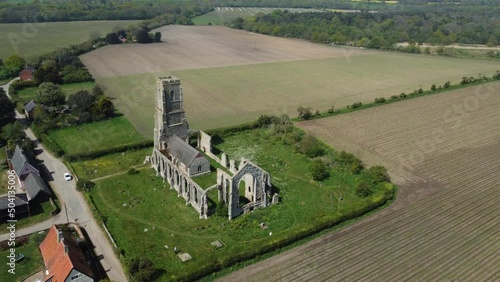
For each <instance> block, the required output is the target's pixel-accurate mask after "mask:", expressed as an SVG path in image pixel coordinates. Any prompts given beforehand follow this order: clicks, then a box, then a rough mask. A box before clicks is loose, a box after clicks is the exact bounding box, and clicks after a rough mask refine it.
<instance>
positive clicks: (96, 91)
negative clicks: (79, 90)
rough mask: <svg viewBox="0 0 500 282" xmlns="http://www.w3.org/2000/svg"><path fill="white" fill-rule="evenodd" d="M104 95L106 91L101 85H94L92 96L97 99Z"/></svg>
mask: <svg viewBox="0 0 500 282" xmlns="http://www.w3.org/2000/svg"><path fill="white" fill-rule="evenodd" d="M102 95H104V91H102V89H101V87H99V86H97V85H96V86H94V87H93V88H92V96H94V98H96V99H97V97H99V96H102Z"/></svg>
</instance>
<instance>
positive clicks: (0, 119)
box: [0, 88, 16, 127]
mask: <svg viewBox="0 0 500 282" xmlns="http://www.w3.org/2000/svg"><path fill="white" fill-rule="evenodd" d="M15 109H16V106H15V105H14V103H12V102H11V101H10V99H9V97H7V94H5V91H4V90H3V88H0V127H1V126H3V125H5V124H7V123H9V122H12V121H14V118H15V117H16V113H15V112H14V111H15Z"/></svg>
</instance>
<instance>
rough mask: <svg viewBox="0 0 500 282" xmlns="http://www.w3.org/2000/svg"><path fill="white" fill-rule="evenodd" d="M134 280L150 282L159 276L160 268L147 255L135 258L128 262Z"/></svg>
mask: <svg viewBox="0 0 500 282" xmlns="http://www.w3.org/2000/svg"><path fill="white" fill-rule="evenodd" d="M127 267H128V270H129V272H130V275H131V276H132V281H137V282H149V281H155V279H156V278H158V275H159V270H158V269H157V268H156V267H155V266H154V264H153V262H152V261H151V260H150V259H148V258H146V257H138V258H133V259H131V260H130V261H128V263H127Z"/></svg>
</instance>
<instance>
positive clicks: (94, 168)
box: [71, 148, 153, 180]
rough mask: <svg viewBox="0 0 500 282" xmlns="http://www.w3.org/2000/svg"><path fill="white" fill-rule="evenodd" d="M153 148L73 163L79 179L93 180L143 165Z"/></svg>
mask: <svg viewBox="0 0 500 282" xmlns="http://www.w3.org/2000/svg"><path fill="white" fill-rule="evenodd" d="M152 152H153V148H145V149H140V150H135V151H127V152H124V153H116V154H109V155H106V156H103V157H100V158H97V159H92V160H86V161H81V162H74V163H71V166H72V167H73V169H74V170H75V173H76V175H78V177H79V178H83V179H88V180H92V179H95V178H99V177H103V176H106V175H112V174H116V173H121V172H127V171H128V170H129V169H130V167H132V166H139V165H142V163H143V162H144V159H145V157H146V156H150V155H151V153H152Z"/></svg>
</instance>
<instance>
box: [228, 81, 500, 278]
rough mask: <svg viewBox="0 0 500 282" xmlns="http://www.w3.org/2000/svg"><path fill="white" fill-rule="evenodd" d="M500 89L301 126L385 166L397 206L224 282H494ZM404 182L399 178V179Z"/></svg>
mask: <svg viewBox="0 0 500 282" xmlns="http://www.w3.org/2000/svg"><path fill="white" fill-rule="evenodd" d="M498 93H500V82H494V83H490V84H486V85H481V86H474V87H469V88H466V89H461V90H456V91H452V92H448V93H442V94H439V95H432V96H426V97H422V98H417V99H411V100H407V101H403V102H397V103H393V104H389V105H386V106H380V107H375V108H370V109H367V110H362V111H358V112H353V113H349V114H345V115H339V116H334V117H330V118H323V119H318V120H312V121H306V122H300V123H298V125H299V126H300V127H302V128H303V129H305V130H306V131H307V132H309V133H311V134H314V135H315V136H317V137H319V138H320V139H322V140H323V141H325V142H327V143H328V144H329V145H331V146H332V147H334V148H336V149H338V150H342V149H345V150H349V151H352V152H354V153H355V154H356V155H358V156H360V157H361V159H362V160H363V161H365V162H367V163H369V164H373V163H378V164H380V163H382V164H384V165H386V166H387V167H388V168H389V170H390V172H391V175H392V176H393V178H395V180H396V182H397V183H399V185H400V193H399V195H398V198H397V200H396V202H395V204H393V206H392V207H391V208H389V209H387V210H384V211H382V212H381V213H379V214H377V215H375V216H373V217H371V218H368V219H367V220H365V221H362V222H359V223H358V224H355V225H353V226H350V227H348V228H346V229H344V230H342V231H339V232H336V233H332V234H328V235H325V236H323V237H321V238H318V239H317V240H315V241H312V242H310V243H308V244H305V245H304V246H301V247H298V248H296V249H293V250H290V251H289V252H285V253H283V254H280V255H278V256H276V257H272V258H270V259H267V260H265V261H262V262H260V263H257V264H255V265H252V266H249V267H247V268H245V269H242V270H241V271H237V272H235V273H232V274H230V275H228V276H227V277H224V278H223V279H222V280H224V281H240V279H243V278H244V277H251V279H250V280H251V281H276V280H285V281H286V280H290V279H296V280H302V281H324V280H328V281H368V280H369V281H403V280H405V281H457V280H461V281H462V280H463V281H498V278H499V276H498V265H499V264H500V256H498V253H499V252H500V246H499V244H498V243H499V241H498V239H499V238H500V237H499V236H500V233H499V230H500V221H499V220H498V219H499V218H500V209H499V208H498V199H500V189H499V188H500V150H499V148H500V111H498V108H499V107H500V96H499V95H498ZM402 176H403V177H402Z"/></svg>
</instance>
